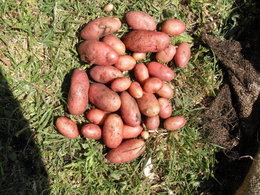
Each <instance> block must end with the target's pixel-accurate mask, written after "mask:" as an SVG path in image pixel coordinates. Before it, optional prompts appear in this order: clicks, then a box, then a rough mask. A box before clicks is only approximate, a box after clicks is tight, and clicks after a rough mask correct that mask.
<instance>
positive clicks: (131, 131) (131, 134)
mask: <svg viewBox="0 0 260 195" xmlns="http://www.w3.org/2000/svg"><path fill="white" fill-rule="evenodd" d="M142 130H143V127H141V126H140V125H138V126H136V127H131V126H128V125H124V127H123V139H130V138H135V137H137V136H139V135H140V133H141V132H142Z"/></svg>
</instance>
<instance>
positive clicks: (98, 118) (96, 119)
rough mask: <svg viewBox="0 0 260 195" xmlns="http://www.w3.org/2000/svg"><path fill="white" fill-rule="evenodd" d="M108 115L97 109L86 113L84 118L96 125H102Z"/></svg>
mask: <svg viewBox="0 0 260 195" xmlns="http://www.w3.org/2000/svg"><path fill="white" fill-rule="evenodd" d="M108 114H109V113H108V112H105V111H103V110H100V109H98V108H93V109H91V110H90V111H88V112H87V113H86V115H85V116H86V118H87V119H88V120H89V121H90V122H91V123H94V124H96V125H102V124H103V123H104V121H105V119H106V117H107V115H108Z"/></svg>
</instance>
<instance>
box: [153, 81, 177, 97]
mask: <svg viewBox="0 0 260 195" xmlns="http://www.w3.org/2000/svg"><path fill="white" fill-rule="evenodd" d="M156 94H157V95H159V96H160V97H163V98H169V99H170V98H173V95H174V92H173V88H172V87H171V85H170V84H168V83H163V85H162V87H161V89H160V90H159V91H157V92H156Z"/></svg>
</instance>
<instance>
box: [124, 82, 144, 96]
mask: <svg viewBox="0 0 260 195" xmlns="http://www.w3.org/2000/svg"><path fill="white" fill-rule="evenodd" d="M128 92H129V93H130V95H131V96H133V97H134V98H135V99H138V98H141V97H142V96H143V94H144V92H143V89H142V87H141V85H140V84H139V83H138V82H136V81H134V82H132V83H131V85H130V87H129V89H128Z"/></svg>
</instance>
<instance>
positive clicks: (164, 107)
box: [158, 98, 172, 119]
mask: <svg viewBox="0 0 260 195" xmlns="http://www.w3.org/2000/svg"><path fill="white" fill-rule="evenodd" d="M158 102H159V105H160V112H159V116H160V117H161V118H162V119H166V118H169V117H170V116H171V115H172V104H171V102H170V101H169V100H168V99H166V98H159V99H158Z"/></svg>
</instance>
